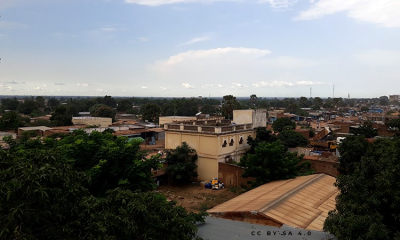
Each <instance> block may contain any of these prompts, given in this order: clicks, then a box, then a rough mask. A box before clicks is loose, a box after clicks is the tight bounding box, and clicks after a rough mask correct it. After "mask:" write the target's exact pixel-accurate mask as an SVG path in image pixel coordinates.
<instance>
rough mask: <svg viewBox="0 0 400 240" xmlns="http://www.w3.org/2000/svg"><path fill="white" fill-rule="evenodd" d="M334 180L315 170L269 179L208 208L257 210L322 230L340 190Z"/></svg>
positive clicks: (212, 210) (227, 211)
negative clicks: (296, 175) (274, 179)
mask: <svg viewBox="0 0 400 240" xmlns="http://www.w3.org/2000/svg"><path fill="white" fill-rule="evenodd" d="M335 180H336V179H335V178H334V177H331V176H328V175H326V174H315V175H310V176H302V177H297V178H294V179H289V180H282V181H274V182H270V183H267V184H264V185H262V186H260V187H258V188H256V189H253V190H251V191H249V192H246V193H244V194H242V195H240V196H238V197H236V198H233V199H231V200H229V201H227V202H225V203H222V204H220V205H218V206H216V207H214V208H212V209H210V210H208V212H209V213H210V214H213V213H229V212H258V213H262V214H263V215H266V216H267V217H270V218H272V219H274V220H276V221H278V222H281V223H283V224H287V225H290V226H293V227H299V228H304V229H312V230H322V229H323V223H324V221H325V218H326V217H327V215H328V212H329V211H330V210H333V209H334V208H335V204H336V201H335V197H336V195H337V194H338V191H339V190H338V189H337V188H336V187H335V186H334V185H333V184H334V183H335Z"/></svg>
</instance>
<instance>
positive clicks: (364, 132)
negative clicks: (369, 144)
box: [350, 123, 378, 138]
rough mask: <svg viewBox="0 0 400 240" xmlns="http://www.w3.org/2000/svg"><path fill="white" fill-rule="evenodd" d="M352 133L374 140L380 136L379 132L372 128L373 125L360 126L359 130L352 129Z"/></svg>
mask: <svg viewBox="0 0 400 240" xmlns="http://www.w3.org/2000/svg"><path fill="white" fill-rule="evenodd" d="M350 133H352V134H354V135H357V136H358V135H361V136H364V137H366V138H373V137H375V136H377V135H378V130H377V129H376V128H374V127H372V124H368V123H367V124H364V125H360V126H359V127H358V128H350Z"/></svg>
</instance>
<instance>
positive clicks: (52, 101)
mask: <svg viewBox="0 0 400 240" xmlns="http://www.w3.org/2000/svg"><path fill="white" fill-rule="evenodd" d="M58 105H60V101H58V100H57V99H56V98H54V97H53V98H49V99H48V101H47V106H48V107H50V109H51V110H52V111H53V110H54V109H56V107H57V106H58Z"/></svg>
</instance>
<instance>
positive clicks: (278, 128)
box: [272, 118, 296, 132]
mask: <svg viewBox="0 0 400 240" xmlns="http://www.w3.org/2000/svg"><path fill="white" fill-rule="evenodd" d="M272 129H274V131H275V132H282V131H283V130H292V129H296V123H295V122H293V121H292V120H291V119H290V118H278V119H277V120H275V122H274V123H273V124H272Z"/></svg>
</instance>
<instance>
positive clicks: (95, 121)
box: [72, 117, 112, 127]
mask: <svg viewBox="0 0 400 240" xmlns="http://www.w3.org/2000/svg"><path fill="white" fill-rule="evenodd" d="M72 123H73V124H74V125H80V124H83V125H97V126H100V127H108V126H110V125H111V124H112V118H102V117H74V118H72Z"/></svg>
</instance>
